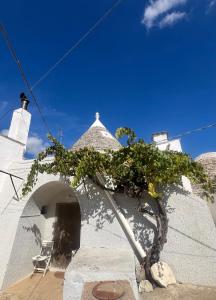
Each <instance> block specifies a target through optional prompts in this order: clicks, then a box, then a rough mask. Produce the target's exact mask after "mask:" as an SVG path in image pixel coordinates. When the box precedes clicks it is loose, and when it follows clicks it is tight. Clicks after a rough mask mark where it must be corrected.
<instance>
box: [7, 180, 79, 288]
mask: <svg viewBox="0 0 216 300" xmlns="http://www.w3.org/2000/svg"><path fill="white" fill-rule="evenodd" d="M80 215H81V213H80V206H79V202H78V199H77V197H76V195H75V192H74V191H73V189H72V188H71V187H70V186H69V185H66V184H64V183H62V182H60V181H50V182H48V183H46V184H43V185H41V186H40V187H39V188H38V189H37V190H36V191H35V192H34V193H33V194H32V195H31V197H30V198H29V200H28V202H27V203H26V205H25V207H24V209H23V211H22V214H21V216H20V219H19V223H18V227H17V231H16V236H15V240H14V243H13V248H12V252H11V255H10V259H9V263H8V268H7V271H6V275H5V279H4V281H5V286H7V283H12V282H15V281H17V280H19V279H21V278H22V277H24V276H26V275H28V274H29V273H31V272H32V270H33V265H32V257H33V256H35V255H37V254H39V253H40V248H41V243H42V241H43V240H49V241H51V240H54V259H53V262H52V263H53V266H54V267H55V266H57V267H58V268H62V269H64V268H66V267H67V265H68V264H69V262H70V259H71V254H72V251H74V250H77V249H78V248H79V245H80V229H81V216H80ZM63 230H64V233H65V234H63ZM64 236H65V237H67V238H64ZM59 250H60V252H59ZM59 255H60V256H61V259H60V256H59ZM63 256H65V257H64V259H63V258H62V257H63ZM59 259H60V260H59Z"/></svg>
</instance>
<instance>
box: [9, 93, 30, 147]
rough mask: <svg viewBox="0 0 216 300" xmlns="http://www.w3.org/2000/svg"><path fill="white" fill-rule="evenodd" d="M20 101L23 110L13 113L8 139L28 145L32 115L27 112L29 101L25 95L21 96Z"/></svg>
mask: <svg viewBox="0 0 216 300" xmlns="http://www.w3.org/2000/svg"><path fill="white" fill-rule="evenodd" d="M20 99H21V108H18V109H16V110H14V112H13V116H12V120H11V124H10V129H9V132H8V137H9V138H11V139H13V140H15V141H17V142H20V143H22V144H24V145H26V144H27V139H28V133H29V128H30V123H31V114H30V113H29V112H28V111H27V108H28V104H29V100H28V99H27V97H26V96H25V94H24V93H22V94H21V95H20Z"/></svg>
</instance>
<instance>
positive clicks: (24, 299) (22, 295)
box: [0, 272, 64, 300]
mask: <svg viewBox="0 0 216 300" xmlns="http://www.w3.org/2000/svg"><path fill="white" fill-rule="evenodd" d="M63 276H64V273H63V272H48V273H47V274H46V276H45V277H42V274H39V273H37V274H34V275H33V276H32V277H28V278H26V279H24V280H22V281H20V282H18V283H17V284H15V285H13V286H11V287H9V288H8V289H7V290H5V291H4V292H3V293H2V294H0V300H62V291H63V280H64V279H63Z"/></svg>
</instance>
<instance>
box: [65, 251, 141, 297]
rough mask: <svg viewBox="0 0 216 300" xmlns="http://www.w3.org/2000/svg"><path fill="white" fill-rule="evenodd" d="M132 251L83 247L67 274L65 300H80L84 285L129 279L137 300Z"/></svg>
mask: <svg viewBox="0 0 216 300" xmlns="http://www.w3.org/2000/svg"><path fill="white" fill-rule="evenodd" d="M134 269H135V260H134V255H133V253H132V251H130V250H126V249H119V248H115V247H113V248H103V247H101V248H98V247H93V246H92V247H83V248H81V249H80V250H79V251H78V253H77V254H76V255H75V257H74V258H73V260H72V262H71V264H70V265H69V267H68V269H67V270H66V273H65V282H64V288H63V299H64V300H80V299H81V296H82V291H83V287H84V283H85V282H92V281H106V280H108V281H112V280H128V281H129V282H130V285H131V287H132V289H133V291H134V296H135V297H136V299H138V298H137V297H138V294H137V285H136V278H135V272H134Z"/></svg>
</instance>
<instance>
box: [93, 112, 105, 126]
mask: <svg viewBox="0 0 216 300" xmlns="http://www.w3.org/2000/svg"><path fill="white" fill-rule="evenodd" d="M91 127H103V128H105V127H104V125H103V124H102V123H101V121H100V114H99V112H96V114H95V121H94V123H93V124H92V126H91Z"/></svg>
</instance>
